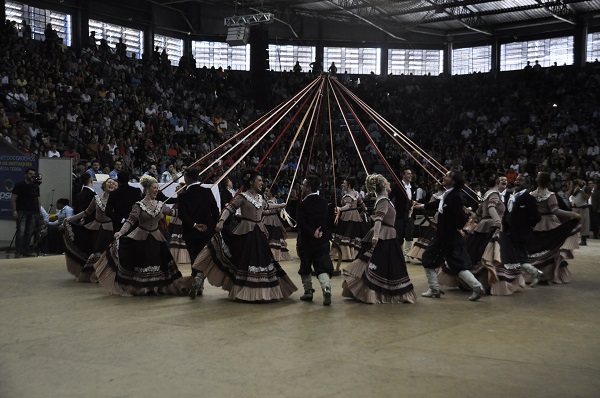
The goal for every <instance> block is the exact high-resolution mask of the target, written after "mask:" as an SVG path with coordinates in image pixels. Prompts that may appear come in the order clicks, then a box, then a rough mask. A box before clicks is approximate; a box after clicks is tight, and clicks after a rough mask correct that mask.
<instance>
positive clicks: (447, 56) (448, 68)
mask: <svg viewBox="0 0 600 398" xmlns="http://www.w3.org/2000/svg"><path fill="white" fill-rule="evenodd" d="M452 42H453V39H452V37H448V41H446V48H444V76H448V77H450V76H452V49H453V48H454V45H453V43H452Z"/></svg>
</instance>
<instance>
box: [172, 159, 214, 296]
mask: <svg viewBox="0 0 600 398" xmlns="http://www.w3.org/2000/svg"><path fill="white" fill-rule="evenodd" d="M199 175H200V173H199V171H198V169H197V168H195V167H188V168H187V169H185V172H184V179H185V184H186V187H185V188H184V190H183V191H181V193H180V194H179V195H178V196H177V199H178V207H179V218H180V219H181V223H182V229H183V239H184V241H185V246H186V248H187V251H188V253H189V258H190V262H191V264H194V260H196V257H197V256H198V254H199V253H200V252H201V251H202V249H204V246H206V244H207V243H208V242H209V241H210V238H211V237H212V236H213V235H214V233H215V227H216V225H217V220H218V219H219V208H218V207H217V201H216V200H215V197H214V195H213V194H212V192H211V190H210V189H209V188H205V187H203V186H202V185H200V181H198V177H199ZM192 278H193V286H192V289H190V292H189V295H190V298H191V299H195V298H196V296H197V295H202V292H203V290H204V274H203V273H202V272H199V271H198V270H197V269H195V268H194V267H192Z"/></svg>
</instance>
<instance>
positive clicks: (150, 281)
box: [95, 176, 191, 296]
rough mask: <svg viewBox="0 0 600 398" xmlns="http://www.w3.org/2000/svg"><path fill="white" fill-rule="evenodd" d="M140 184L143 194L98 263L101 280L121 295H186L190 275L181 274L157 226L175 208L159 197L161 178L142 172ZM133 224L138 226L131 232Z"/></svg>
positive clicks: (189, 283)
mask: <svg viewBox="0 0 600 398" xmlns="http://www.w3.org/2000/svg"><path fill="white" fill-rule="evenodd" d="M140 184H141V185H142V187H143V188H144V198H143V199H142V200H140V201H139V202H136V203H135V205H134V206H133V209H132V210H131V213H130V214H129V217H128V218H127V221H125V223H124V224H123V227H122V228H121V230H120V231H119V232H117V233H115V235H114V237H115V241H114V242H113V243H112V244H111V245H110V246H109V247H108V248H107V249H106V250H105V251H104V253H103V254H102V256H101V257H100V259H99V260H98V261H97V262H96V264H95V269H96V276H97V278H98V282H99V283H100V285H101V286H102V287H103V288H105V289H106V290H108V292H109V293H110V294H115V295H121V296H132V295H136V296H138V295H156V294H174V295H185V294H187V293H188V291H189V288H190V287H191V278H189V277H186V278H184V277H182V276H181V272H179V269H178V268H177V264H176V263H175V261H174V260H173V256H171V252H170V251H169V248H168V246H167V242H166V240H165V238H164V237H163V235H162V233H161V232H160V231H159V230H158V222H159V221H160V219H161V218H163V217H164V216H165V215H167V214H172V211H171V209H169V208H168V207H167V206H166V205H165V204H164V203H163V202H161V201H158V200H156V196H157V194H158V182H157V181H156V179H155V178H154V177H151V176H142V178H140ZM134 225H137V227H136V228H135V229H134V230H133V231H131V232H129V233H128V231H129V230H130V229H131V227H132V226H134Z"/></svg>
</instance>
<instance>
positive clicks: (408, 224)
mask: <svg viewBox="0 0 600 398" xmlns="http://www.w3.org/2000/svg"><path fill="white" fill-rule="evenodd" d="M412 176H413V175H412V171H411V170H410V169H409V168H406V169H404V170H403V171H402V180H400V185H394V187H393V188H392V191H391V192H390V196H389V198H390V200H392V201H393V202H394V206H395V207H396V222H395V223H394V226H395V228H396V236H397V237H398V239H399V240H400V245H401V246H402V251H403V252H404V261H405V262H406V263H410V259H409V258H408V257H407V256H406V255H407V253H408V252H409V251H410V249H411V247H412V243H413V233H414V229H415V215H414V213H413V211H412V203H413V200H414V199H415V198H416V197H417V188H416V187H414V186H413V185H411V181H412Z"/></svg>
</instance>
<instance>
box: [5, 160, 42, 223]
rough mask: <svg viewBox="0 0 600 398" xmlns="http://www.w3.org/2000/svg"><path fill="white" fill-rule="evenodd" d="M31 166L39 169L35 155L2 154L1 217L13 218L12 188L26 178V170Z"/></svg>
mask: <svg viewBox="0 0 600 398" xmlns="http://www.w3.org/2000/svg"><path fill="white" fill-rule="evenodd" d="M29 168H33V169H36V170H37V169H38V160H37V158H36V157H35V156H25V155H1V154H0V182H1V183H2V186H1V187H0V219H3V220H12V219H13V215H12V207H11V204H10V199H11V197H12V190H13V188H14V186H15V184H16V183H17V182H20V181H23V180H25V171H26V170H27V169H29Z"/></svg>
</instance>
